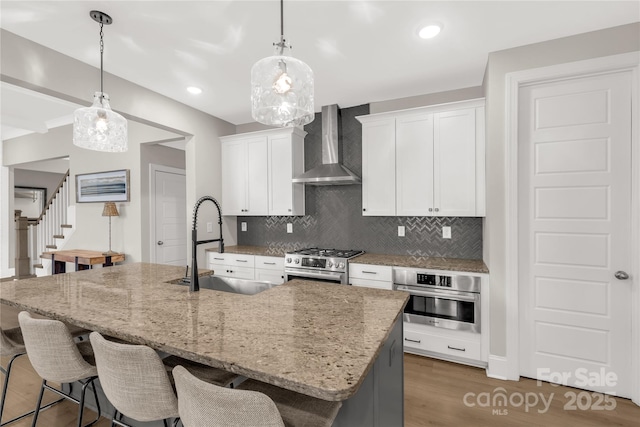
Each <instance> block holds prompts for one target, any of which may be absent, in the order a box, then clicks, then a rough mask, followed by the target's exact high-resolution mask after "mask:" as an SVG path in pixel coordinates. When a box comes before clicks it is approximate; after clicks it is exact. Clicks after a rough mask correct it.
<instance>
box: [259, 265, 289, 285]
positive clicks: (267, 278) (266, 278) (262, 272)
mask: <svg viewBox="0 0 640 427" xmlns="http://www.w3.org/2000/svg"><path fill="white" fill-rule="evenodd" d="M255 271H256V277H255V279H256V280H259V281H261V282H271V283H277V284H279V285H280V284H282V283H284V271H276V270H267V269H264V268H256V270H255Z"/></svg>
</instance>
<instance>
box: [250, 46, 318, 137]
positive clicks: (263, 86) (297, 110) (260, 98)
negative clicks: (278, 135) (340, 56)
mask: <svg viewBox="0 0 640 427" xmlns="http://www.w3.org/2000/svg"><path fill="white" fill-rule="evenodd" d="M286 50H289V48H288V47H285V48H284V49H282V48H281V47H277V48H276V54H275V55H273V56H269V57H267V58H263V59H261V60H259V61H258V62H256V63H255V64H254V66H253V67H252V68H251V113H252V116H253V119H254V120H255V121H257V122H259V123H263V124H265V125H271V126H280V127H286V126H302V125H305V124H307V123H310V122H311V121H313V119H314V103H313V71H312V70H311V68H310V67H309V66H308V65H307V64H305V63H304V62H302V61H300V60H299V59H296V58H294V57H292V56H290V55H286V54H285V53H284V52H285V51H286ZM281 52H282V53H281Z"/></svg>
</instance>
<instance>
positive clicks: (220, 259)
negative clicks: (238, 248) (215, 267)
mask: <svg viewBox="0 0 640 427" xmlns="http://www.w3.org/2000/svg"><path fill="white" fill-rule="evenodd" d="M213 259H216V260H218V261H224V258H213Z"/></svg>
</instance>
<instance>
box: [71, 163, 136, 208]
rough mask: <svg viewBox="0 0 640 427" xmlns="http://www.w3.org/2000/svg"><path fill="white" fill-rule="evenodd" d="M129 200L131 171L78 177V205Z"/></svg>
mask: <svg viewBox="0 0 640 427" xmlns="http://www.w3.org/2000/svg"><path fill="white" fill-rule="evenodd" d="M129 200H130V194H129V169H122V170H117V171H108V172H96V173H85V174H77V175H76V203H93V202H98V203H100V202H128V201H129Z"/></svg>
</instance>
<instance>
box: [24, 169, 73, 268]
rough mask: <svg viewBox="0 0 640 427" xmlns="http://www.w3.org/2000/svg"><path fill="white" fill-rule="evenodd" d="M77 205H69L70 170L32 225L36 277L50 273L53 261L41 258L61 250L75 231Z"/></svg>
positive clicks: (30, 243) (30, 237)
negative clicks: (46, 253)
mask: <svg viewBox="0 0 640 427" xmlns="http://www.w3.org/2000/svg"><path fill="white" fill-rule="evenodd" d="M75 219H76V218H75V206H69V171H67V173H66V174H65V176H64V177H63V178H62V180H61V181H60V184H58V188H57V189H56V190H55V191H54V192H53V195H52V196H51V198H50V199H49V201H48V203H47V206H46V207H45V208H44V210H43V211H42V213H41V214H40V217H39V218H38V220H37V221H33V222H31V223H30V224H29V225H30V226H29V257H30V258H31V260H32V262H33V263H34V264H33V268H34V269H35V274H36V275H37V276H46V275H49V274H51V260H45V259H41V258H40V255H42V253H43V252H48V251H55V250H59V249H62V248H63V247H64V245H65V242H66V241H67V240H68V239H69V237H70V236H71V235H72V234H73V232H74V231H75V228H74V224H75Z"/></svg>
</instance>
